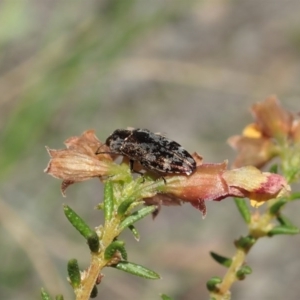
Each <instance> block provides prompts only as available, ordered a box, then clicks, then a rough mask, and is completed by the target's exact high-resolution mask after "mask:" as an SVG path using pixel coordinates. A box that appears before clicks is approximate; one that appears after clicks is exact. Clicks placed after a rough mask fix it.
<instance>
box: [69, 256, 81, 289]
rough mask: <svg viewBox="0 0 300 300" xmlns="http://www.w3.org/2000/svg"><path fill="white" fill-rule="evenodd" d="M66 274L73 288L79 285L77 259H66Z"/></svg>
mask: <svg viewBox="0 0 300 300" xmlns="http://www.w3.org/2000/svg"><path fill="white" fill-rule="evenodd" d="M68 275H69V278H70V281H71V284H72V286H73V287H74V288H76V287H78V286H79V285H80V281H81V278H80V271H79V266H78V262H77V259H75V258H74V259H70V260H69V261H68Z"/></svg>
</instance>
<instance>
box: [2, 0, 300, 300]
mask: <svg viewBox="0 0 300 300" xmlns="http://www.w3.org/2000/svg"><path fill="white" fill-rule="evenodd" d="M299 11H300V5H299V1H289V4H288V5H287V4H286V3H285V2H282V1H280V0H274V1H266V2H263V1H259V0H254V1H226V0H225V1H210V0H199V1H196V0H187V1H181V0H173V1H160V0H156V1H146V0H126V1H123V0H89V1H72V0H64V1H59V0H43V1H40V0H2V1H0V178H1V182H0V223H1V227H0V246H1V247H0V256H1V258H2V264H1V267H0V299H14V300H23V299H38V297H39V294H40V287H41V286H43V287H44V288H45V289H46V290H47V291H49V292H50V293H51V294H53V295H54V294H58V293H63V294H64V295H65V299H72V294H71V289H70V288H69V289H68V286H67V282H66V276H67V270H66V268H67V261H68V259H70V258H71V257H77V258H78V259H80V262H79V264H80V267H81V268H84V267H85V266H86V265H87V263H88V260H89V256H88V255H86V256H85V254H88V253H87V251H86V245H82V244H81V238H80V237H79V236H77V234H76V232H75V233H74V231H73V229H72V228H71V226H69V224H68V222H67V220H65V217H64V215H63V209H62V206H61V204H62V199H63V198H62V196H61V194H60V191H59V186H60V182H59V181H58V180H54V179H53V178H50V177H49V176H48V175H46V174H43V169H45V167H46V165H47V162H48V160H49V157H48V154H47V152H46V150H45V148H44V147H45V145H47V146H49V147H50V148H57V149H58V148H63V141H64V140H65V139H67V138H68V137H70V136H73V135H79V134H81V133H82V132H83V131H84V130H87V129H90V128H95V129H97V132H96V134H97V136H98V137H99V138H100V139H102V140H103V139H105V137H107V136H108V134H109V133H111V132H112V131H113V130H115V129H116V128H125V127H127V126H134V127H144V128H148V129H150V130H152V131H161V132H163V133H167V134H168V136H170V138H172V139H175V140H177V141H178V142H180V143H181V144H182V145H185V146H186V148H187V149H190V150H191V152H193V151H197V152H199V153H200V154H201V155H203V157H204V158H205V161H211V162H212V161H213V162H221V161H224V159H228V158H229V159H230V158H232V157H233V155H234V154H233V152H232V151H231V150H230V149H229V148H228V147H227V146H226V139H227V138H228V137H229V136H230V135H232V134H237V133H238V132H239V131H240V130H241V128H243V126H244V125H245V124H247V123H249V122H247V121H250V120H251V117H250V115H249V114H248V107H249V106H250V105H251V104H252V103H253V102H254V101H261V100H263V99H264V98H265V97H266V96H268V95H269V94H270V93H271V94H273V93H277V94H278V96H279V98H280V99H281V100H282V102H285V103H287V104H288V105H285V107H287V108H291V109H294V110H296V109H297V110H299V94H300V90H299V80H300V79H299V77H300V75H299V74H300V73H299V53H300V52H299V43H298V40H299V32H300V31H299V28H300V27H299ZM247 118H248V119H247ZM235 120H236V121H235ZM63 200H64V201H65V202H66V203H67V204H68V205H70V206H71V207H74V209H75V210H76V211H78V212H80V213H81V214H82V215H83V216H84V218H85V219H86V220H90V224H89V225H90V226H91V227H93V226H97V225H99V224H100V223H101V215H100V214H99V212H97V211H94V210H93V207H94V206H96V205H97V201H98V202H100V201H101V200H102V191H101V187H100V188H99V183H98V182H97V181H94V182H93V181H91V182H85V183H84V184H81V185H78V186H77V185H76V186H74V187H71V188H70V189H69V190H68V191H67V198H66V199H63ZM214 205H215V203H209V204H208V206H211V207H214V208H215V209H209V213H208V216H209V217H207V218H206V220H205V222H202V220H201V217H200V216H199V215H198V212H195V211H194V210H192V209H190V207H189V206H183V207H180V209H174V208H167V209H163V210H162V212H161V213H160V215H159V216H158V218H156V220H155V222H152V220H150V218H149V223H147V222H146V221H143V222H144V223H142V225H140V227H139V228H138V229H139V232H140V233H141V241H140V242H139V243H138V244H137V243H135V242H133V241H132V236H131V235H130V234H128V235H127V236H126V234H125V237H124V240H125V241H126V245H127V249H128V254H129V256H130V258H135V261H136V262H138V263H141V264H142V265H145V266H150V267H151V268H153V269H154V270H155V271H157V272H158V273H160V275H162V277H163V278H164V280H163V281H160V282H158V283H156V284H155V286H154V285H153V284H151V285H150V284H149V283H148V282H146V281H145V280H142V279H140V280H136V278H132V277H130V276H128V275H119V274H118V273H117V272H116V270H107V271H106V273H105V275H106V278H105V280H103V282H101V286H100V288H99V298H101V297H103V298H107V299H110V298H114V299H144V300H153V299H155V297H156V295H157V297H156V299H158V298H159V296H158V295H159V294H160V293H166V294H168V295H170V296H172V297H173V298H174V299H185V300H191V299H195V295H206V293H207V292H206V288H205V282H206V280H207V278H209V277H210V276H211V275H212V274H216V273H218V270H219V269H217V267H216V265H215V264H214V262H213V260H210V259H209V258H208V257H209V256H208V252H209V251H210V250H213V249H215V248H216V243H219V240H222V239H223V240H222V242H223V241H225V240H226V239H227V240H230V241H231V240H232V239H233V238H236V236H237V234H236V232H237V231H238V234H240V231H239V229H240V228H239V226H237V224H239V223H238V222H240V216H238V214H236V215H237V218H235V217H234V216H233V214H232V210H234V211H235V212H236V209H235V207H234V204H232V202H231V201H224V202H223V201H222V202H220V203H218V204H217V205H216V206H217V208H216V206H214ZM292 213H295V214H296V213H297V211H296V210H294V211H293V212H292ZM191 216H192V217H191ZM293 219H295V218H293ZM216 220H218V222H216ZM149 224H151V225H149ZM220 224H222V226H220ZM223 224H226V226H223ZM296 225H298V224H296ZM199 228H200V230H201V234H200V231H199ZM158 233H159V234H158ZM216 235H218V236H216ZM183 237H184V241H183ZM127 240H128V242H127ZM185 242H186V244H185ZM285 244H286V243H279V244H277V245H276V247H277V248H278V249H280V248H279V247H280V245H282V247H284V245H285ZM224 245H225V246H221V245H220V244H219V245H217V246H218V251H220V252H221V253H226V252H227V251H228V252H229V251H231V250H232V249H231V248H230V247H232V246H231V244H230V246H228V243H224ZM298 246H299V245H298ZM222 247H223V248H222ZM226 247H228V249H226ZM274 247H275V246H274ZM220 248H222V249H220ZM224 248H225V249H224ZM298 248H299V247H297V245H295V246H293V247H290V249H286V248H284V250H283V249H281V250H279V252H280V253H284V254H285V255H286V256H288V257H289V261H290V262H291V265H293V266H294V265H295V261H297V259H298V251H297V249H298ZM269 250H270V249H269ZM288 250H289V251H290V252H291V253H289V252H288ZM258 251H259V250H258ZM261 251H262V252H263V251H264V250H261ZM182 253H189V255H184V256H185V257H186V261H184V262H181V261H179V260H178V257H180V256H182ZM263 254H265V253H264V252H263ZM268 255H269V256H268V258H269V263H268V260H267V258H265V256H263V257H264V261H263V262H262V261H258V266H256V268H255V266H254V267H253V268H254V269H255V270H256V271H255V272H257V269H259V268H261V269H262V270H263V269H264V267H266V269H268V276H265V274H264V273H262V274H261V275H258V276H257V281H258V282H256V283H254V284H253V283H251V282H250V283H249V285H248V290H247V291H245V290H246V289H247V286H246V284H247V283H244V285H243V287H242V288H243V291H242V293H241V297H239V296H240V295H239V293H238V292H237V299H244V300H247V298H244V297H243V296H244V295H245V294H248V295H250V298H248V299H253V298H255V296H254V294H253V293H254V292H256V291H257V293H258V294H259V296H257V297H261V299H262V298H264V299H267V296H266V297H264V295H268V293H273V294H272V295H275V296H278V297H279V298H278V299H283V298H284V297H285V295H286V294H287V293H289V294H291V293H292V292H293V293H294V295H296V296H295V297H296V298H297V297H298V295H299V286H298V284H297V282H295V280H294V279H291V278H289V277H285V278H286V284H285V286H284V287H283V286H281V285H278V287H277V289H276V287H274V286H272V288H271V289H270V282H271V283H273V282H275V281H276V280H277V278H276V277H275V278H274V277H272V276H276V274H277V272H278V266H277V265H276V266H275V264H274V263H273V262H274V261H275V260H277V256H278V252H276V251H268ZM272 255H273V257H272ZM287 260H288V258H287ZM281 267H282V266H281ZM272 268H273V269H272ZM298 269H300V268H298ZM291 274H292V275H293V278H297V276H298V275H299V272H298V273H297V272H296V271H295V272H294V273H291ZM261 278H264V280H265V282H264V284H261ZM252 280H255V278H254V279H252ZM267 280H269V281H270V282H269V284H268V282H267ZM116 282H117V288H116ZM287 282H288V283H287ZM255 284H257V285H259V286H262V285H263V286H265V290H264V291H261V290H260V289H255V291H254V290H253V285H255ZM279 289H280V290H279ZM281 295H282V297H281V298H280V296H281ZM196 297H197V296H196ZM251 297H252V298H251ZM257 297H256V298H257ZM291 297H292V296H291ZM296 298H294V299H296ZM197 299H199V297H197ZM270 299H274V297H272V296H270Z"/></svg>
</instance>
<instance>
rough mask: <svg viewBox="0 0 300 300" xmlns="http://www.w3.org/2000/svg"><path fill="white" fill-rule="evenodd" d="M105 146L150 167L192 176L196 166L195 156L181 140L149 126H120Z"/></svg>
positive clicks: (147, 167)
mask: <svg viewBox="0 0 300 300" xmlns="http://www.w3.org/2000/svg"><path fill="white" fill-rule="evenodd" d="M106 145H107V146H108V147H109V148H110V150H111V151H112V152H113V153H116V154H121V155H124V156H127V157H128V158H129V159H130V160H131V162H132V163H133V162H134V161H138V162H139V163H140V164H141V165H142V166H143V167H145V168H146V169H149V170H154V171H158V172H163V173H169V174H171V173H179V174H186V175H190V174H191V173H192V172H193V171H194V170H195V169H196V162H195V160H194V159H193V157H192V156H191V155H190V154H189V153H188V152H187V151H186V150H185V149H184V148H182V147H181V146H180V145H179V144H178V143H176V142H174V141H172V140H170V139H167V138H166V137H164V136H161V135H159V134H155V133H153V132H151V131H149V130H147V129H132V130H129V129H117V130H115V131H114V132H113V133H112V134H111V135H110V136H109V137H108V138H107V140H106Z"/></svg>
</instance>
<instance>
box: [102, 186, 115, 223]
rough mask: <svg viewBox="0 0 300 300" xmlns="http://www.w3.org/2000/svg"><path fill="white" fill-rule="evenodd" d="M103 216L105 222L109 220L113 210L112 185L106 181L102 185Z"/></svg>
mask: <svg viewBox="0 0 300 300" xmlns="http://www.w3.org/2000/svg"><path fill="white" fill-rule="evenodd" d="M103 207H104V216H105V220H107V221H109V220H111V217H112V214H113V209H114V193H113V183H112V182H111V181H107V182H106V183H105V185H104V206H103Z"/></svg>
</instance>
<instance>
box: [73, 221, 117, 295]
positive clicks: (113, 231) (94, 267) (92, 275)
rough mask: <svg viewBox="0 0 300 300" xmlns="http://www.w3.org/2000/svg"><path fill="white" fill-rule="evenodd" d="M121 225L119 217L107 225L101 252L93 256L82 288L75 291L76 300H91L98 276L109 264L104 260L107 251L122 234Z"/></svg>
mask: <svg viewBox="0 0 300 300" xmlns="http://www.w3.org/2000/svg"><path fill="white" fill-rule="evenodd" d="M119 224H120V219H119V218H118V217H113V218H112V219H111V220H110V221H109V222H106V223H105V226H104V229H103V234H102V239H101V250H100V252H99V253H92V254H91V256H92V257H91V264H90V266H89V268H88V270H87V272H86V276H84V278H83V279H82V282H81V284H80V286H79V287H78V288H76V290H75V294H76V300H89V299H90V295H91V292H92V289H93V287H94V285H95V282H96V279H97V277H98V275H99V274H100V272H101V270H102V269H103V268H104V267H105V266H106V265H107V263H108V262H109V261H107V260H106V259H104V252H105V249H106V247H107V246H108V245H110V244H111V243H112V241H113V240H114V239H115V238H116V237H118V235H119V234H120V231H119V229H118V227H119Z"/></svg>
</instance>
